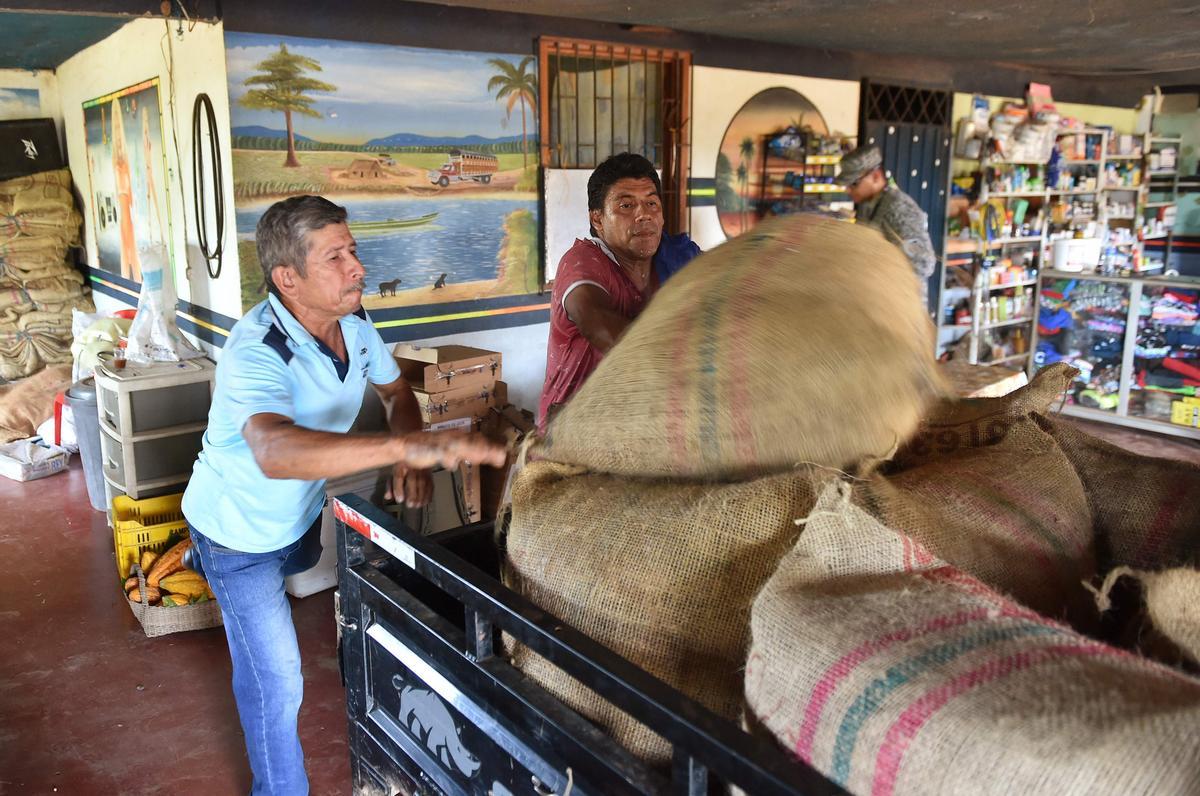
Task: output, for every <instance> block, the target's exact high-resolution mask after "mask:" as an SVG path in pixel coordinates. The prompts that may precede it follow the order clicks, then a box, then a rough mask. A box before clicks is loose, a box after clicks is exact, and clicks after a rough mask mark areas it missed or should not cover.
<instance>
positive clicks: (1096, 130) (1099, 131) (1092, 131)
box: [1054, 127, 1108, 138]
mask: <svg viewBox="0 0 1200 796" xmlns="http://www.w3.org/2000/svg"><path fill="white" fill-rule="evenodd" d="M1107 132H1108V130H1107V129H1105V128H1102V127H1085V128H1083V129H1082V130H1059V131H1058V133H1056V134H1055V136H1054V137H1055V138H1063V137H1064V136H1068V135H1104V134H1105V133H1107Z"/></svg>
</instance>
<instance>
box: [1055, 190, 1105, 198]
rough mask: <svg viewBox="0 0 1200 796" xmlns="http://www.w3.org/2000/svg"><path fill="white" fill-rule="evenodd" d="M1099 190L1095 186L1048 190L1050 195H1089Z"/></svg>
mask: <svg viewBox="0 0 1200 796" xmlns="http://www.w3.org/2000/svg"><path fill="white" fill-rule="evenodd" d="M1099 192H1100V191H1099V190H1098V189H1096V188H1083V189H1076V190H1073V191H1050V192H1049V193H1050V195H1051V196H1091V195H1093V194H1097V193H1099Z"/></svg>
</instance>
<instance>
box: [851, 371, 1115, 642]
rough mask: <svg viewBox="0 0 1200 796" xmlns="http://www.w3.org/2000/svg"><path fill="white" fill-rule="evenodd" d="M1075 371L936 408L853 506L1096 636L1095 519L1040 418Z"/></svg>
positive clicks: (863, 486)
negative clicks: (1090, 586) (1091, 588)
mask: <svg viewBox="0 0 1200 796" xmlns="http://www.w3.org/2000/svg"><path fill="white" fill-rule="evenodd" d="M1073 373H1074V371H1073V370H1071V369H1070V368H1066V367H1055V366H1052V367H1050V368H1047V369H1045V370H1043V371H1042V372H1041V373H1039V374H1038V375H1037V376H1036V377H1035V378H1034V380H1033V383H1031V384H1030V385H1028V386H1027V387H1025V388H1022V389H1021V390H1018V391H1016V392H1014V393H1011V394H1010V395H1007V396H1004V397H1001V398H988V399H979V400H969V401H961V402H955V403H950V402H947V403H944V404H941V405H939V406H937V407H935V409H934V411H933V412H932V413H931V416H930V417H929V418H928V419H927V420H925V421H923V422H922V426H921V431H920V432H919V433H918V434H917V435H916V437H914V438H913V440H911V441H910V442H909V444H908V445H906V446H905V447H904V448H903V449H902V450H901V451H900V452H899V453H898V454H897V457H896V460H895V462H894V463H893V464H892V466H891V467H890V468H889V470H888V471H887V473H886V474H876V475H872V476H871V477H869V478H867V479H864V480H862V481H860V482H859V483H858V484H857V485H856V487H855V490H854V500H855V502H856V503H858V504H859V505H860V506H863V507H864V508H866V509H867V510H869V511H870V512H871V514H872V515H873V516H874V517H876V518H877V519H878V520H880V521H881V522H882V523H883V524H884V525H886V526H888V527H890V528H896V529H898V530H901V531H903V532H904V533H905V534H907V535H908V536H910V537H912V538H913V539H915V540H916V541H917V542H919V543H920V544H921V545H922V546H923V547H924V548H926V549H927V550H929V552H930V553H932V554H933V555H936V556H938V557H939V558H941V559H943V560H945V561H948V562H949V563H951V564H952V565H954V566H956V567H958V568H960V569H962V570H964V571H965V572H967V573H969V574H971V575H973V576H975V577H977V578H979V579H980V580H982V581H984V582H985V583H987V584H988V585H989V586H991V587H992V588H994V589H997V590H999V591H1002V592H1005V593H1007V594H1010V595H1012V596H1013V597H1014V598H1016V599H1017V600H1018V601H1020V602H1022V603H1024V604H1025V605H1027V606H1029V607H1031V608H1033V609H1035V610H1037V611H1039V612H1041V613H1042V614H1044V615H1046V616H1050V617H1053V618H1056V619H1065V620H1067V621H1069V622H1071V624H1073V625H1074V626H1075V627H1076V628H1078V629H1080V630H1084V631H1085V632H1086V631H1091V630H1093V629H1094V625H1095V620H1096V611H1095V608H1094V605H1093V601H1092V596H1091V594H1089V593H1088V591H1087V590H1086V589H1085V587H1084V586H1083V582H1084V581H1089V580H1091V579H1092V578H1093V577H1094V576H1095V573H1096V560H1095V546H1094V540H1093V532H1092V516H1091V510H1090V509H1089V507H1088V501H1087V497H1086V496H1085V494H1084V489H1083V484H1082V483H1081V482H1080V480H1079V477H1078V476H1077V475H1076V474H1075V470H1074V468H1073V467H1072V466H1071V463H1070V461H1069V460H1068V459H1067V457H1066V456H1065V455H1064V454H1063V452H1062V451H1061V450H1060V449H1059V447H1058V444H1057V443H1056V442H1055V440H1054V438H1053V437H1052V436H1051V435H1050V434H1049V433H1047V432H1046V431H1044V430H1043V429H1042V428H1041V426H1040V425H1039V424H1038V422H1037V420H1036V415H1035V414H1034V413H1035V412H1037V411H1045V410H1046V408H1047V406H1048V405H1049V404H1050V403H1051V402H1052V401H1054V400H1056V399H1057V396H1058V395H1059V393H1060V392H1061V391H1062V389H1063V388H1064V387H1065V385H1066V384H1067V383H1069V381H1070V379H1071V378H1072V375H1073Z"/></svg>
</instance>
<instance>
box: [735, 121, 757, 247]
mask: <svg viewBox="0 0 1200 796" xmlns="http://www.w3.org/2000/svg"><path fill="white" fill-rule="evenodd" d="M738 154H739V155H741V164H740V165H739V166H738V172H737V173H738V180H739V181H740V182H741V184H742V231H743V232H744V231H745V230H746V227H747V223H746V209H747V208H748V207H749V205H750V201H749V197H748V196H747V194H749V193H750V169H751V168H752V167H753V164H754V139H753V138H751V137H750V136H746V137H745V138H743V139H742V145H741V146H740V147H738Z"/></svg>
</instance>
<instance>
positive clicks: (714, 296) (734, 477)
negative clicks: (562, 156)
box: [505, 217, 1200, 794]
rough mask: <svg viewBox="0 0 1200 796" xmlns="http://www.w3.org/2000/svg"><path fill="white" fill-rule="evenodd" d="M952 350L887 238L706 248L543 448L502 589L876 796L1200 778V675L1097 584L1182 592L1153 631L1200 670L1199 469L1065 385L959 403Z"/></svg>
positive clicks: (1161, 783)
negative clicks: (936, 337)
mask: <svg viewBox="0 0 1200 796" xmlns="http://www.w3.org/2000/svg"><path fill="white" fill-rule="evenodd" d="M931 337H932V328H931V326H930V324H929V322H928V319H927V318H926V317H925V315H924V312H923V311H922V309H921V306H920V302H919V299H918V292H917V285H916V282H915V280H914V279H913V277H912V272H911V269H910V267H909V265H908V263H907V261H906V260H905V259H904V258H903V255H901V254H900V252H899V251H898V250H896V249H895V247H893V246H891V245H890V244H888V243H886V242H885V241H884V240H883V238H882V237H880V236H879V235H878V234H877V233H875V232H873V231H871V230H869V229H866V228H863V227H860V226H854V225H849V224H844V223H841V222H834V221H829V220H825V219H819V218H814V217H791V218H787V219H781V220H779V221H776V222H771V223H767V224H763V225H761V226H759V227H756V228H755V230H754V231H752V232H750V233H748V234H747V235H745V236H743V237H741V238H739V239H737V240H736V241H734V242H732V243H730V244H726V245H725V246H722V247H721V248H720V249H718V250H716V251H714V252H711V253H709V254H706V255H704V256H702V257H701V258H699V259H698V260H696V261H694V262H693V263H691V264H690V265H689V266H688V268H687V269H684V270H683V271H682V272H681V273H680V274H679V275H677V276H676V277H674V278H673V281H672V282H671V283H670V284H668V285H667V287H666V288H665V289H664V290H663V291H662V292H661V293H660V294H659V295H658V296H657V297H656V298H655V300H654V301H653V302H652V303H651V304H650V306H649V307H648V308H647V310H646V312H645V313H644V314H643V316H642V317H641V318H640V319H639V320H638V321H636V322H635V323H634V324H633V325H632V326H631V327H630V329H629V330H628V332H627V334H626V335H625V337H624V338H623V340H622V341H621V343H620V344H619V345H618V346H617V347H616V348H615V349H614V350H613V351H612V352H611V353H610V354H609V355H608V357H607V358H606V359H605V360H604V362H603V363H602V364H601V366H600V367H599V368H598V369H597V371H596V373H595V374H593V376H592V377H591V378H590V379H589V381H588V382H587V384H586V385H585V386H584V388H583V389H582V390H581V391H580V392H579V393H578V395H576V397H575V398H574V399H573V400H572V401H571V402H570V403H569V404H568V405H567V407H565V409H564V410H563V412H562V413H561V414H560V415H559V416H558V417H557V418H556V419H555V420H554V421H553V422H552V423H551V425H550V428H549V429H548V432H547V435H546V437H545V438H544V439H542V440H540V441H538V442H537V443H535V444H534V446H533V447H532V448H531V449H530V452H529V453H530V459H531V461H530V463H529V464H528V465H527V466H526V467H525V469H524V470H523V471H522V472H521V474H520V475H519V477H518V479H517V481H516V483H515V484H514V488H513V505H512V509H513V511H512V521H511V524H510V527H509V531H508V535H507V539H506V564H505V579H506V582H507V583H508V585H509V586H510V587H512V588H514V589H516V590H518V591H519V592H521V593H522V594H524V595H525V596H527V597H528V598H530V599H531V600H532V601H533V602H535V603H536V604H538V605H539V606H541V607H542V608H544V609H545V610H547V611H548V612H550V613H552V614H554V615H555V616H557V617H558V618H560V619H562V620H563V621H565V622H566V623H568V624H570V625H572V626H574V627H576V628H578V629H579V630H582V631H583V632H585V633H586V634H588V635H590V636H591V637H593V638H595V639H596V640H598V641H600V642H601V643H603V644H605V645H606V646H608V647H609V648H611V649H613V650H614V651H616V652H617V653H619V654H621V655H622V656H624V657H626V658H627V659H629V660H630V661H632V662H634V663H636V664H637V665H639V666H641V667H642V668H643V669H645V670H646V671H648V672H650V673H651V674H653V675H655V676H657V677H659V678H660V679H662V680H664V681H665V682H667V683H669V684H671V685H672V686H674V687H676V688H678V689H679V690H680V691H682V692H683V693H684V694H686V695H687V696H689V697H690V698H692V699H694V700H696V701H697V702H699V703H700V704H702V705H704V706H705V707H707V708H709V709H710V710H712V711H714V712H715V713H717V714H719V715H721V716H724V717H726V718H728V719H730V720H739V719H740V720H745V721H746V722H747V723H748V724H750V725H753V726H756V727H758V728H761V729H762V730H765V731H766V732H769V733H770V734H771V735H772V736H773V737H774V738H775V739H776V740H778V741H779V742H780V743H781V744H782V745H783V746H784V747H785V748H787V749H788V750H789V751H791V752H793V753H794V754H796V755H797V756H799V757H800V758H801V759H803V760H805V761H807V762H809V763H810V764H812V765H813V766H815V767H816V768H817V769H819V770H820V771H822V772H823V773H825V774H826V776H828V777H830V778H831V779H833V780H835V781H837V782H839V783H841V784H842V785H843V786H845V787H847V788H848V789H849V790H851V791H853V792H857V793H868V792H872V793H873V792H876V791H878V792H881V793H965V792H971V793H1001V792H1004V793H1008V792H1015V791H1025V792H1029V791H1036V792H1055V793H1080V794H1082V793H1127V792H1151V791H1154V790H1156V789H1158V790H1162V789H1166V790H1167V791H1173V792H1183V791H1187V790H1188V785H1189V784H1190V785H1193V786H1200V779H1197V778H1198V777H1200V762H1198V761H1200V733H1197V731H1196V728H1197V727H1200V680H1197V679H1195V678H1193V677H1191V676H1189V675H1188V674H1186V673H1184V672H1183V671H1181V670H1180V669H1176V668H1171V667H1170V666H1168V665H1164V664H1162V663H1157V662H1153V661H1150V660H1147V659H1146V658H1144V657H1142V656H1140V655H1137V654H1134V653H1131V652H1126V651H1122V650H1120V649H1118V648H1117V647H1115V646H1112V645H1110V644H1106V643H1104V642H1102V641H1097V640H1092V638H1093V637H1096V638H1100V637H1106V638H1112V639H1116V638H1117V637H1118V636H1120V635H1121V632H1120V631H1118V628H1120V629H1121V630H1128V629H1129V628H1131V627H1136V630H1135V631H1134V634H1135V635H1136V636H1137V637H1138V638H1139V639H1142V640H1143V641H1145V639H1146V638H1147V633H1148V632H1149V631H1148V630H1147V622H1146V615H1145V609H1144V608H1143V601H1142V599H1141V598H1142V597H1143V595H1142V594H1140V593H1138V594H1135V595H1134V597H1133V598H1132V599H1131V600H1128V601H1127V603H1126V606H1125V608H1126V609H1129V610H1130V613H1129V614H1128V615H1122V616H1120V617H1115V618H1114V612H1116V613H1121V611H1117V610H1116V609H1112V610H1110V611H1109V612H1108V613H1107V614H1104V615H1101V613H1100V611H1099V609H1098V608H1097V605H1096V602H1097V601H1096V599H1095V598H1094V595H1093V594H1092V593H1091V592H1090V591H1089V590H1088V588H1086V587H1085V585H1084V582H1085V581H1087V582H1089V583H1092V584H1095V585H1096V586H1100V585H1101V580H1102V576H1103V575H1104V574H1106V573H1108V572H1110V571H1113V570H1116V568H1118V567H1121V566H1125V567H1128V568H1131V570H1130V574H1133V575H1135V576H1139V577H1141V578H1142V579H1143V582H1144V583H1146V584H1148V585H1147V588H1146V591H1147V592H1148V593H1150V592H1152V590H1153V588H1154V587H1155V584H1157V585H1158V586H1159V587H1161V588H1160V591H1161V592H1162V595H1161V597H1162V599H1159V600H1158V601H1157V604H1158V605H1160V606H1166V608H1165V609H1160V611H1159V613H1160V614H1165V615H1168V616H1170V617H1171V618H1172V619H1171V620H1164V619H1163V618H1162V617H1161V616H1160V617H1159V621H1158V626H1157V631H1156V636H1157V637H1159V638H1163V637H1164V634H1169V633H1170V632H1171V631H1170V630H1169V629H1168V627H1167V625H1169V624H1170V621H1173V620H1174V619H1182V620H1184V630H1183V631H1180V630H1179V628H1175V629H1174V632H1175V638H1176V641H1175V642H1170V643H1166V644H1165V645H1164V646H1161V647H1160V648H1159V651H1160V652H1162V651H1166V652H1165V654H1166V655H1167V656H1168V657H1169V658H1170V660H1171V662H1175V663H1181V664H1182V665H1187V663H1186V662H1187V661H1189V660H1194V657H1195V656H1196V655H1197V654H1200V651H1197V650H1196V649H1195V648H1194V647H1193V648H1191V652H1188V651H1187V646H1186V643H1183V642H1182V641H1181V639H1182V638H1183V637H1182V636H1181V635H1180V633H1181V632H1182V633H1185V634H1186V632H1194V629H1193V630H1192V631H1188V630H1187V628H1188V627H1191V626H1190V625H1187V623H1186V619H1187V616H1186V613H1185V612H1183V611H1181V610H1179V607H1178V604H1177V601H1178V600H1179V599H1180V594H1186V593H1188V592H1187V589H1189V588H1190V589H1195V588H1196V583H1195V580H1194V578H1195V573H1194V571H1191V570H1187V569H1182V570H1179V571H1178V572H1176V573H1172V574H1171V575H1169V576H1167V575H1146V574H1145V573H1146V572H1147V571H1155V572H1157V571H1161V570H1163V569H1166V568H1169V567H1181V566H1185V565H1191V566H1194V565H1195V564H1196V562H1197V548H1198V547H1200V539H1198V538H1197V534H1198V533H1200V501H1198V500H1197V499H1196V496H1197V495H1200V468H1196V467H1192V466H1188V465H1184V464H1177V463H1173V462H1162V461H1158V460H1153V459H1146V458H1144V457H1137V456H1133V455H1131V454H1127V453H1125V452H1123V451H1120V450H1118V449H1116V448H1113V447H1111V446H1107V445H1105V444H1104V443H1102V442H1099V441H1097V440H1094V439H1092V438H1090V437H1087V436H1086V435H1084V434H1082V433H1080V432H1078V431H1075V430H1074V429H1073V428H1072V427H1069V426H1065V425H1060V424H1059V423H1057V422H1056V421H1054V420H1052V419H1050V417H1049V416H1048V415H1049V408H1050V406H1051V404H1052V403H1053V402H1054V401H1055V400H1056V399H1057V396H1058V395H1059V393H1060V392H1061V391H1062V389H1063V388H1064V387H1065V386H1066V383H1067V381H1068V380H1069V379H1070V378H1071V375H1072V372H1071V371H1070V369H1069V368H1066V367H1065V366H1060V367H1056V368H1053V369H1050V370H1048V371H1046V372H1044V373H1043V374H1042V375H1041V376H1040V377H1039V378H1038V379H1037V380H1035V382H1034V384H1032V385H1030V387H1028V388H1026V389H1024V390H1022V391H1020V392H1018V393H1016V394H1014V395H1012V396H1008V397H1006V398H1003V399H991V400H982V401H965V402H958V401H954V400H951V399H950V398H948V397H947V396H946V395H945V390H944V387H943V385H942V384H941V382H940V379H939V377H938V375H937V372H936V367H935V364H934V363H933V361H932V358H931V351H932V348H933V345H932V340H931ZM1189 490H1190V497H1189ZM1118 574H1121V573H1120V572H1119V573H1118ZM1156 578H1157V579H1158V580H1156ZM1128 581H1129V579H1128V578H1126V579H1124V580H1123V581H1122V582H1128ZM1168 581H1169V582H1168ZM1180 583H1182V584H1183V585H1182V586H1181V585H1180ZM1103 586H1105V587H1109V589H1108V590H1107V591H1106V594H1110V593H1115V592H1116V591H1120V589H1112V588H1111V587H1112V583H1107V584H1103ZM1192 593H1193V594H1195V593H1194V592H1192ZM1195 596H1200V595H1195ZM1172 600H1174V601H1176V603H1172ZM1150 602H1151V605H1152V606H1153V605H1155V604H1156V603H1155V601H1154V600H1151V601H1150ZM1196 604H1200V603H1197V602H1193V605H1196ZM1193 610H1194V609H1193ZM1151 612H1153V608H1151ZM1158 631H1161V632H1158ZM1087 634H1091V636H1089V635H1087ZM1104 634H1108V635H1107V636H1104ZM509 651H510V653H511V656H512V660H513V662H514V664H515V665H516V666H518V667H519V668H521V669H522V670H523V671H524V672H526V673H527V674H528V675H530V676H531V677H533V678H535V679H536V680H538V681H540V682H541V683H542V684H543V685H544V686H545V687H546V688H547V689H548V690H550V691H551V692H553V693H554V694H556V695H557V696H558V697H559V698H561V699H562V700H563V701H565V702H566V703H567V704H569V705H570V706H572V707H573V708H575V709H576V710H578V711H580V712H581V713H583V714H584V715H586V716H588V717H590V718H591V719H592V720H593V721H595V722H596V723H597V724H599V725H600V726H602V727H604V728H605V729H606V730H607V731H608V732H609V733H610V734H611V735H612V736H613V737H614V738H615V739H616V740H618V741H619V742H620V743H622V744H623V745H624V746H626V747H627V748H629V749H630V750H631V751H633V752H635V753H636V754H638V755H640V756H642V757H644V758H646V759H648V760H651V761H654V762H666V761H667V760H669V746H668V745H667V743H666V742H665V741H664V740H663V739H662V738H660V737H659V736H657V735H656V734H654V733H653V732H651V731H650V730H649V729H648V728H646V727H645V726H643V725H641V724H639V723H638V722H637V721H636V720H634V719H633V718H632V717H630V716H628V715H626V714H624V713H621V712H620V711H617V710H616V709H615V708H613V707H612V706H611V705H609V704H608V703H606V702H605V701H604V700H602V699H601V698H599V697H598V696H597V695H596V694H594V693H593V692H591V691H590V690H589V689H587V688H586V687H585V686H583V685H582V684H580V683H579V682H577V681H575V680H574V679H572V678H570V677H569V676H566V675H564V674H563V673H562V672H561V671H560V670H558V669H557V668H556V667H554V666H552V665H551V664H549V663H548V662H547V661H545V660H543V659H542V658H541V657H540V656H538V655H537V654H535V653H533V652H532V651H531V650H529V649H527V648H525V647H523V646H521V645H519V644H514V643H510V644H509ZM1171 656H1174V657H1171ZM1189 656H1191V657H1190V658H1189ZM1135 732H1136V733H1137V734H1136V735H1135ZM1139 738H1140V739H1142V740H1139ZM1143 741H1148V742H1149V745H1151V746H1153V747H1154V749H1153V751H1152V752H1149V753H1146V750H1145V749H1144V748H1143V747H1144V746H1146V745H1147V744H1146V743H1144V742H1143ZM1014 789H1015V791H1014ZM1193 789H1194V788H1193Z"/></svg>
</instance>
